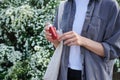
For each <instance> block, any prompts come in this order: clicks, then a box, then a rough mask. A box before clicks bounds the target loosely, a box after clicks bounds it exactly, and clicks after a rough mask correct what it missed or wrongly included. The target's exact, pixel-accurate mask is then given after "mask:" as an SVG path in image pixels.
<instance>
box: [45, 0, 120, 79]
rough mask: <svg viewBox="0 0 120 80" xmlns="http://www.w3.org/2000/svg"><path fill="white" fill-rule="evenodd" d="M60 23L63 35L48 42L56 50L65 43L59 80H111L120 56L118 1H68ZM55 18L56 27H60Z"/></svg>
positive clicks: (49, 37)
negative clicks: (61, 42) (115, 62)
mask: <svg viewBox="0 0 120 80" xmlns="http://www.w3.org/2000/svg"><path fill="white" fill-rule="evenodd" d="M64 4H65V5H64V11H63V15H62V19H61V22H60V28H61V29H62V30H63V35H61V36H60V37H59V39H58V40H53V39H52V38H51V34H50V33H49V31H48V26H46V28H45V35H46V39H47V40H48V41H50V42H52V43H53V44H54V46H55V47H57V45H58V44H59V42H60V41H64V46H63V51H62V59H61V65H60V70H59V75H58V80H112V73H113V65H114V59H115V58H117V57H119V56H120V13H119V6H118V4H117V2H116V1H115V0H68V1H65V3H64ZM57 21H58V15H56V19H55V23H54V26H55V27H56V28H57V27H58V26H57V25H58V22H57Z"/></svg>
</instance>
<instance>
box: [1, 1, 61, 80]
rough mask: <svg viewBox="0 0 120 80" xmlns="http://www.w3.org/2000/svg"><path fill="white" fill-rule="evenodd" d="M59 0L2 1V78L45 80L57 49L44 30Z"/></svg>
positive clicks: (4, 79)
mask: <svg viewBox="0 0 120 80" xmlns="http://www.w3.org/2000/svg"><path fill="white" fill-rule="evenodd" d="M58 2H59V1H58V0H0V44H1V45H0V56H1V58H0V80H42V77H43V75H44V72H45V70H46V67H47V64H48V62H49V59H50V57H51V55H52V53H53V50H54V48H53V45H51V44H50V43H49V42H48V41H47V40H46V39H45V37H44V32H43V29H44V25H45V23H46V22H47V21H50V22H53V19H54V15H55V9H56V7H57V4H58ZM11 49H12V50H11ZM18 52H19V53H18ZM9 56H10V57H9ZM17 56H18V57H19V59H18V58H17ZM16 59H17V60H16Z"/></svg>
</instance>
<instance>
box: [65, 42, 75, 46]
mask: <svg viewBox="0 0 120 80" xmlns="http://www.w3.org/2000/svg"><path fill="white" fill-rule="evenodd" d="M73 45H75V42H70V43H69V44H67V46H73Z"/></svg>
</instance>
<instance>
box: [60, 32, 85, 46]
mask: <svg viewBox="0 0 120 80" xmlns="http://www.w3.org/2000/svg"><path fill="white" fill-rule="evenodd" d="M62 40H64V45H68V46H72V45H78V46H82V44H83V37H82V36H80V35H78V34H77V33H75V32H74V31H70V32H66V33H64V34H63V35H62V36H60V38H59V41H62Z"/></svg>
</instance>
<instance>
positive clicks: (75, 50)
mask: <svg viewBox="0 0 120 80" xmlns="http://www.w3.org/2000/svg"><path fill="white" fill-rule="evenodd" d="M75 2H76V13H75V20H74V23H73V29H72V30H73V31H75V32H76V33H77V34H79V35H80V34H81V31H82V27H83V24H84V21H85V16H86V11H87V7H88V3H89V0H75ZM68 67H70V68H72V69H75V70H82V63H81V51H80V46H71V47H70V55H69V65H68Z"/></svg>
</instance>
